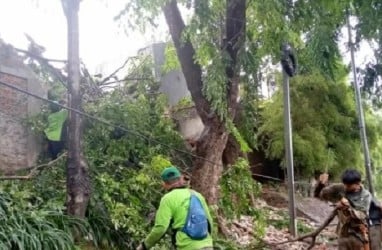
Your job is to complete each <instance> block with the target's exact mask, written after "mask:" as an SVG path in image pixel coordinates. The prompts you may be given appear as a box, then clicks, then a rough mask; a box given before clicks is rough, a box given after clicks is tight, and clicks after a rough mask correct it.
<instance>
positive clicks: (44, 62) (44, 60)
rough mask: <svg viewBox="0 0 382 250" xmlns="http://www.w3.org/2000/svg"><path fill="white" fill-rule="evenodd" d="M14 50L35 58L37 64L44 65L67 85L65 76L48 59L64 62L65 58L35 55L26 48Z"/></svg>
mask: <svg viewBox="0 0 382 250" xmlns="http://www.w3.org/2000/svg"><path fill="white" fill-rule="evenodd" d="M14 49H15V50H16V51H19V52H22V53H24V54H26V55H27V56H29V57H30V58H33V59H35V60H36V61H37V62H38V63H39V64H41V65H43V66H45V67H46V68H47V70H48V71H49V72H50V73H51V74H52V75H53V76H54V77H55V78H56V79H57V80H58V81H60V82H61V83H62V84H63V85H64V86H67V77H66V76H64V75H63V74H62V73H61V72H60V71H59V70H58V69H57V68H55V67H53V66H52V65H51V64H50V63H49V61H51V62H53V61H56V62H63V63H66V60H58V59H47V58H45V57H42V56H40V55H36V54H34V53H31V52H29V51H27V50H22V49H17V48H14Z"/></svg>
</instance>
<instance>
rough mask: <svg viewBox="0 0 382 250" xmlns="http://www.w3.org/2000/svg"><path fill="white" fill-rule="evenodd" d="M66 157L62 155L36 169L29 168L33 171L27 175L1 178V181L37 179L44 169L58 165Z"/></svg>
mask: <svg viewBox="0 0 382 250" xmlns="http://www.w3.org/2000/svg"><path fill="white" fill-rule="evenodd" d="M64 157H66V153H65V154H62V155H60V156H59V157H57V158H56V159H54V160H52V161H50V162H48V163H44V164H41V165H38V166H35V167H31V168H27V169H31V171H30V172H29V174H27V175H10V176H0V180H1V181H4V180H30V179H32V178H33V177H35V176H36V175H37V174H38V172H39V171H41V170H42V169H44V168H47V167H51V166H53V165H54V164H56V163H57V162H58V161H60V160H61V159H63V158H64Z"/></svg>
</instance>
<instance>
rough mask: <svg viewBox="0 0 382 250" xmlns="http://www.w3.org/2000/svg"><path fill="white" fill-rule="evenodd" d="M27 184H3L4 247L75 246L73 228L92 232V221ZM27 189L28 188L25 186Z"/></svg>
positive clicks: (0, 236)
mask: <svg viewBox="0 0 382 250" xmlns="http://www.w3.org/2000/svg"><path fill="white" fill-rule="evenodd" d="M26 186H27V185H25V184H23V183H21V184H20V183H18V184H16V183H12V182H7V183H4V182H3V183H2V185H1V186H0V188H1V191H0V217H1V221H2V223H1V225H0V248H1V249H20V250H22V249H32V250H34V249H35V250H39V249H68V250H72V249H75V243H74V239H73V237H72V230H73V229H75V230H77V231H78V232H80V233H81V234H82V235H89V233H91V231H90V228H89V226H88V224H87V223H86V222H85V221H82V220H80V219H77V218H73V217H70V216H67V215H65V214H64V212H63V210H62V209H59V208H58V207H55V206H54V204H52V203H48V204H45V203H44V202H43V200H42V198H41V197H39V196H36V193H35V192H33V190H32V189H31V188H30V187H29V189H26V188H25V187H26ZM24 188H25V189H24Z"/></svg>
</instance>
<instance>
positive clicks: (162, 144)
mask: <svg viewBox="0 0 382 250" xmlns="http://www.w3.org/2000/svg"><path fill="white" fill-rule="evenodd" d="M0 84H1V85H3V86H6V87H8V88H10V89H13V90H16V91H18V92H21V93H23V94H26V95H28V96H32V97H34V98H37V99H39V100H42V101H44V102H47V103H51V104H54V105H57V106H59V107H61V108H63V109H66V110H69V111H72V112H74V113H76V114H79V115H82V116H84V117H86V118H88V119H91V120H94V121H97V122H100V123H103V124H105V125H108V126H111V127H114V128H118V129H120V130H122V131H124V132H127V133H130V134H133V135H136V136H138V137H141V138H143V139H145V140H147V141H151V142H155V143H157V144H159V145H161V146H165V147H167V148H169V149H173V150H175V151H177V152H179V153H183V154H187V155H189V156H192V157H194V158H197V159H200V160H204V161H207V162H210V163H212V164H216V165H221V164H217V163H216V162H214V161H211V160H209V159H206V158H203V157H200V156H198V155H194V154H192V153H190V152H187V151H184V150H181V149H177V148H173V147H172V146H170V145H168V144H166V143H163V142H160V141H158V140H156V139H153V138H149V137H148V136H146V135H144V134H142V133H140V132H138V131H134V130H130V129H127V128H125V127H123V126H121V125H117V124H113V123H111V122H109V121H106V120H104V119H101V118H97V117H95V116H92V115H89V114H87V113H85V112H82V111H80V110H77V109H74V108H71V107H68V106H65V105H62V104H59V103H56V102H55V101H52V100H49V99H47V98H44V97H41V96H38V95H36V94H33V93H30V92H28V91H26V90H23V89H20V88H18V87H16V86H13V85H10V84H8V83H4V82H1V81H0Z"/></svg>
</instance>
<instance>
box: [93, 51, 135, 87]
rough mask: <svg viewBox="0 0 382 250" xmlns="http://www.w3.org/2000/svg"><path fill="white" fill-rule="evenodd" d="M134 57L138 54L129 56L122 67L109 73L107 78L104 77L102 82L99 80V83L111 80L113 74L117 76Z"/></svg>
mask: <svg viewBox="0 0 382 250" xmlns="http://www.w3.org/2000/svg"><path fill="white" fill-rule="evenodd" d="M133 58H137V57H136V56H134V57H129V58H127V59H126V60H125V62H124V63H123V64H122V65H121V66H120V67H118V68H117V69H116V70H114V71H113V72H112V73H111V74H110V75H108V76H107V77H106V78H104V79H103V80H102V81H101V82H99V83H98V85H103V84H105V83H106V82H107V81H109V80H110V78H112V77H113V76H115V75H116V74H117V73H118V72H119V71H120V70H121V69H123V68H124V67H125V66H126V65H127V63H128V62H129V61H130V60H131V59H133Z"/></svg>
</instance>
